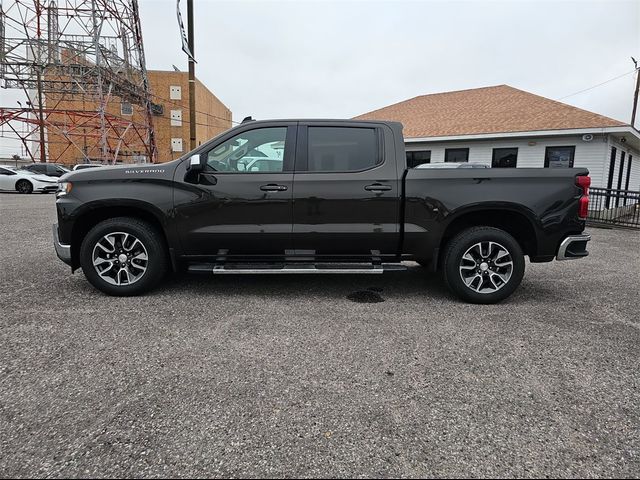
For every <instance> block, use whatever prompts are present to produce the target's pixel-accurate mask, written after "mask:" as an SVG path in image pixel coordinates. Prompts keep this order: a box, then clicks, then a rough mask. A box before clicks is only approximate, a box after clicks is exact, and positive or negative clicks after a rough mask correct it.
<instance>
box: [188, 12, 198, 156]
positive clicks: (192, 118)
mask: <svg viewBox="0 0 640 480" xmlns="http://www.w3.org/2000/svg"><path fill="white" fill-rule="evenodd" d="M187 28H188V37H189V50H191V55H192V56H189V137H190V150H193V149H194V148H196V62H195V60H194V57H195V55H196V51H195V45H194V41H193V37H194V35H193V31H194V25H193V0H187Z"/></svg>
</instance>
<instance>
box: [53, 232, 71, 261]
mask: <svg viewBox="0 0 640 480" xmlns="http://www.w3.org/2000/svg"><path fill="white" fill-rule="evenodd" d="M53 246H54V247H55V249H56V255H58V258H59V259H60V260H62V261H63V262H64V263H66V264H67V265H69V266H71V245H64V244H63V243H60V237H59V236H58V224H57V223H54V224H53Z"/></svg>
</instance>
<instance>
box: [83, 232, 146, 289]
mask: <svg viewBox="0 0 640 480" xmlns="http://www.w3.org/2000/svg"><path fill="white" fill-rule="evenodd" d="M91 259H92V261H93V268H95V270H96V272H97V273H98V275H100V277H101V278H102V279H103V280H104V281H105V282H107V283H110V284H111V285H118V286H122V285H131V284H133V283H136V282H137V281H138V280H140V279H141V278H142V276H143V275H144V273H145V272H146V271H147V265H148V263H149V256H148V255H147V249H146V248H145V246H144V245H143V244H142V242H141V241H140V240H139V239H138V238H136V237H135V236H134V235H132V234H130V233H125V232H113V233H108V234H106V235H105V236H104V237H102V238H101V239H100V240H98V242H97V243H96V245H95V247H93V253H92V254H91Z"/></svg>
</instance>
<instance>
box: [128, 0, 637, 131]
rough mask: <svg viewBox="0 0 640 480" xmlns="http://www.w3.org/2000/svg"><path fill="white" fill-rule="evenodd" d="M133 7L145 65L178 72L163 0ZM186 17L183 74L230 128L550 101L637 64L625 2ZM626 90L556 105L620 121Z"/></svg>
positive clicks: (212, 4) (395, 6) (232, 7)
mask: <svg viewBox="0 0 640 480" xmlns="http://www.w3.org/2000/svg"><path fill="white" fill-rule="evenodd" d="M181 6H182V10H183V18H184V19H185V21H186V0H182V2H181ZM140 10H141V18H142V30H143V35H144V41H145V48H146V54H147V65H148V68H151V69H171V68H172V67H171V65H172V64H175V65H177V66H178V67H179V68H181V69H183V70H186V69H187V63H186V56H185V55H184V54H183V53H182V51H181V49H180V39H179V33H178V28H177V22H176V14H175V0H167V1H165V0H140ZM195 12H196V22H195V28H196V48H195V51H196V59H197V60H198V65H197V67H196V74H197V76H198V77H199V78H200V79H201V80H202V81H203V82H204V83H205V84H206V85H207V86H208V87H209V89H210V90H211V91H212V92H213V93H214V94H215V95H216V96H218V97H219V98H220V99H221V100H222V101H223V102H224V103H225V104H226V105H227V106H228V107H229V108H230V109H231V110H232V112H233V115H234V119H236V120H241V119H242V118H243V117H244V116H246V115H253V116H254V118H258V119H264V118H278V117H280V118H282V117H339V118H341V117H352V116H355V115H358V114H361V113H364V112H367V111H370V110H373V109H376V108H380V107H383V106H386V105H389V104H391V103H395V102H398V101H401V100H405V99H407V98H411V97H414V96H417V95H423V94H427V93H436V92H444V91H450V90H459V89H465V88H475V87H483V86H488V85H498V84H503V83H505V84H508V85H511V86H513V87H516V88H521V89H523V90H527V91H530V92H533V93H536V94H539V95H543V96H546V97H549V98H552V99H561V98H562V97H566V96H567V95H571V94H574V93H576V92H578V91H580V90H584V89H587V88H589V87H592V86H594V85H597V84H599V83H601V82H604V81H606V80H609V79H611V78H613V77H616V76H618V75H622V74H624V73H627V72H633V64H632V62H631V59H630V56H634V57H636V58H637V59H639V60H640V2H638V1H615V0H608V1H589V0H581V1H576V2H568V1H567V2H562V1H560V2H559V1H554V2H551V1H549V2H545V1H514V0H512V1H500V2H480V1H468V2H456V1H447V2H435V1H401V0H398V1H387V2H381V1H366V2H365V1H351V2H347V1H340V2H335V1H314V2H312V1H304V0H297V1H278V2H274V1H266V0H265V1H253V2H250V1H243V0H236V1H215V0H210V1H206V0H196V1H195ZM633 87H634V75H633V74H632V73H630V74H629V75H626V76H623V77H622V78H619V79H617V80H614V81H611V82H609V83H607V84H605V85H602V86H600V87H597V88H593V89H591V90H589V91H586V92H584V93H580V94H577V95H572V96H570V97H568V98H565V99H564V100H563V101H565V102H567V103H570V104H572V105H575V106H578V107H581V108H585V109H588V110H592V111H594V112H597V113H602V114H604V115H608V116H610V117H613V118H616V119H619V120H622V121H625V122H629V121H630V115H631V101H632V96H633Z"/></svg>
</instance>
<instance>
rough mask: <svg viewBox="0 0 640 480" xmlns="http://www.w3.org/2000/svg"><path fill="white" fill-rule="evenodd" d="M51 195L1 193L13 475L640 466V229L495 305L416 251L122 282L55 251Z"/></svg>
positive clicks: (584, 472)
mask: <svg viewBox="0 0 640 480" xmlns="http://www.w3.org/2000/svg"><path fill="white" fill-rule="evenodd" d="M54 200H55V199H54V197H53V196H52V195H48V196H47V195H31V196H20V195H14V194H0V219H1V222H0V223H1V230H0V247H1V248H0V311H1V312H2V315H1V317H0V475H1V476H3V477H12V476H20V477H25V476H38V477H45V476H46V477H49V476H51V477H66V476H72V477H77V476H118V477H130V476H135V477H152V476H156V477H157V476H179V477H193V476H197V477H202V476H258V477H272V476H278V477H297V476H332V477H333V476H366V477H389V476H402V477H418V476H420V477H422V476H442V477H457V476H517V477H543V476H554V477H555V476H560V477H583V476H586V477H593V476H599V477H637V476H638V475H640V458H639V454H640V452H639V449H640V428H639V427H640V391H639V382H640V374H639V373H638V372H639V368H638V362H639V354H640V348H639V347H640V313H639V312H640V295H639V293H640V288H639V282H640V235H639V234H638V233H637V232H631V231H620V230H603V229H591V230H590V231H591V233H592V235H593V237H594V239H593V241H592V242H591V246H590V250H591V256H590V257H589V258H588V259H586V260H584V261H579V262H554V263H551V264H542V265H531V264H527V272H526V274H525V280H524V282H523V284H522V286H521V287H520V289H519V290H518V292H516V294H515V295H513V296H512V297H511V298H510V299H509V300H508V301H507V302H505V303H503V304H501V305H493V306H474V305H467V304H463V303H460V302H459V301H457V300H455V299H454V298H453V297H452V296H451V295H450V294H449V293H448V292H447V291H446V290H445V289H444V288H443V287H442V285H441V284H440V281H439V279H438V278H437V277H436V276H434V275H429V274H425V273H424V271H422V269H420V268H418V267H412V268H411V270H410V272H407V273H393V274H385V275H382V276H379V277H377V276H315V277H314V276H309V277H305V278H301V277H299V276H235V277H234V276H222V277H216V278H213V277H211V278H209V277H201V276H186V275H185V276H181V277H179V278H175V279H172V280H169V281H167V282H166V283H165V284H164V285H163V287H162V288H160V289H159V290H156V291H154V292H152V293H151V294H149V295H147V296H144V297H139V298H110V297H107V296H105V295H103V294H101V293H99V292H97V291H96V290H94V289H93V288H92V287H91V286H90V285H89V284H88V283H87V282H86V281H85V279H84V277H83V275H82V273H81V272H77V273H76V274H75V275H71V274H70V272H69V269H68V267H66V266H65V265H64V264H63V263H61V262H60V261H58V260H57V258H56V256H55V253H54V251H53V246H52V244H51V224H52V223H53V222H54V221H55V208H54ZM367 289H373V290H369V291H370V292H373V291H374V290H377V291H379V294H380V296H381V297H382V298H383V299H384V302H378V303H358V302H354V301H352V300H350V299H348V298H347V296H348V295H349V294H352V293H353V292H356V291H361V290H367Z"/></svg>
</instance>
